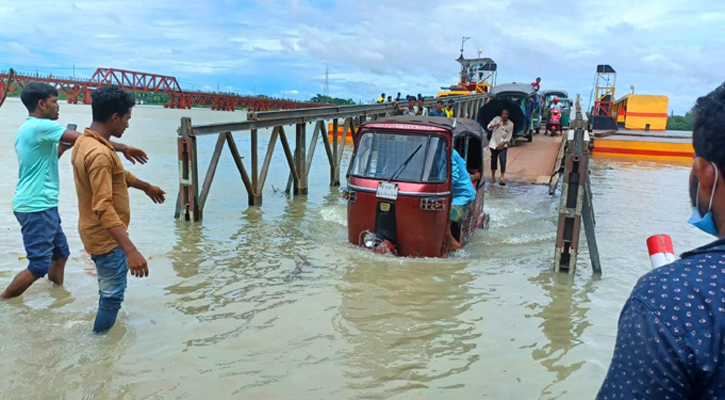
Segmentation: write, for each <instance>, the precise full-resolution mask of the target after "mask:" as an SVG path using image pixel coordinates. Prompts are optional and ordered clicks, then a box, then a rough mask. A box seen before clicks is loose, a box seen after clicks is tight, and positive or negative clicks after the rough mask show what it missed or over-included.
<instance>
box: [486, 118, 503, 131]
mask: <svg viewBox="0 0 725 400" xmlns="http://www.w3.org/2000/svg"><path fill="white" fill-rule="evenodd" d="M500 120H501V118H499V117H496V118H494V119H492V120H491V122H489V123H488V130H491V129H493V128H496V127H498V126H500V125H501V124H500V123H499V121H500Z"/></svg>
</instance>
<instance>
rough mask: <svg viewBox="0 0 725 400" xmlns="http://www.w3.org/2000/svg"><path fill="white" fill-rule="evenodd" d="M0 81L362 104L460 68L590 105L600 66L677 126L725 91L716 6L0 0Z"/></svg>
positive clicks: (485, 0) (444, 81)
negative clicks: (654, 102) (699, 102)
mask: <svg viewBox="0 0 725 400" xmlns="http://www.w3.org/2000/svg"><path fill="white" fill-rule="evenodd" d="M0 27H2V29H0V69H7V68H8V67H14V68H16V69H17V70H19V71H28V72H31V71H32V72H35V70H38V71H39V72H41V73H53V74H55V75H71V74H72V73H73V70H72V68H73V64H74V63H75V65H76V69H75V74H76V76H82V77H83V76H85V77H90V75H91V74H92V73H93V71H94V70H95V69H96V68H97V67H112V68H122V69H131V70H137V71H144V72H154V73H159V74H165V75H173V76H176V77H178V79H179V81H180V83H181V85H182V87H183V88H185V89H193V90H196V89H206V90H216V88H217V85H219V87H220V88H221V90H225V91H236V92H239V93H249V94H252V93H255V94H267V95H272V96H281V95H282V93H284V94H285V96H286V97H292V98H297V99H306V98H309V97H311V96H314V95H315V94H317V93H322V91H323V87H324V76H325V69H326V68H328V67H329V71H330V73H329V85H330V94H331V95H333V96H337V97H344V98H354V99H356V100H362V101H368V100H371V99H373V98H374V97H377V96H378V95H379V94H380V92H385V93H387V94H393V95H394V94H395V93H396V92H402V93H403V95H405V94H418V93H423V94H428V95H433V94H435V93H436V92H437V91H439V88H440V86H448V85H450V84H454V83H457V76H458V75H457V74H458V71H459V70H458V64H457V63H456V62H455V59H456V58H457V57H458V55H459V53H460V47H461V37H462V36H470V37H471V39H470V40H469V41H468V42H466V44H465V55H466V57H468V58H473V57H476V56H477V50H478V49H481V50H482V51H483V56H486V57H491V58H493V59H494V60H495V61H496V62H497V64H498V67H499V75H498V82H499V83H504V82H511V81H518V82H531V81H532V80H533V79H534V78H535V77H536V76H541V77H542V79H543V82H542V88H543V89H546V88H550V89H554V88H557V89H558V88H562V89H565V90H568V91H569V93H570V94H576V93H579V94H581V95H582V97H583V99H584V100H585V102H588V101H589V98H590V93H591V91H592V86H593V84H594V76H595V69H596V65H597V64H610V65H612V66H613V67H614V68H615V69H616V70H617V72H618V76H617V95H616V97H620V96H622V95H624V94H626V93H628V92H629V87H630V85H634V86H635V91H636V93H640V94H662V95H666V96H668V97H669V98H670V109H671V110H674V111H675V113H677V114H681V113H684V112H685V111H686V110H688V109H689V108H690V107H691V105H692V103H693V102H694V100H695V99H696V98H697V97H698V96H700V95H703V94H706V93H707V92H709V91H710V90H712V89H714V88H715V87H716V86H717V85H718V84H720V83H721V82H723V81H724V80H725V73H724V72H723V70H724V69H725V68H724V66H725V51H724V50H725V1H723V0H690V1H687V2H685V1H682V0H656V1H643V0H607V1H602V0H577V1H558V0H550V1H542V0H511V1H504V0H494V1H489V0H468V1H457V0H445V1H429V0H418V1H412V0H394V1H393V0H377V1H368V0H254V1H243V0H238V1H235V0H181V1H180V0H173V1H172V0H143V1H141V0H118V1H116V0H103V1H68V0H54V1H41V0H22V1H10V0H3V1H0Z"/></svg>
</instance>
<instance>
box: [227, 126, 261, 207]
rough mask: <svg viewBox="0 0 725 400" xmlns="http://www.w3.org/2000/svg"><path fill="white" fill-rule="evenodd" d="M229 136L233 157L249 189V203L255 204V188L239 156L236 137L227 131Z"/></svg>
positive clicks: (228, 140) (228, 141)
mask: <svg viewBox="0 0 725 400" xmlns="http://www.w3.org/2000/svg"><path fill="white" fill-rule="evenodd" d="M225 135H226V137H227V144H228V145H229V150H231V152H232V158H233V159H234V164H236V165H237V169H238V170H239V175H241V176H242V182H244V187H245V188H246V189H247V195H248V197H249V204H250V205H253V203H254V189H253V188H252V181H251V180H250V179H249V175H247V170H246V169H245V168H244V163H243V162H242V157H241V156H239V150H238V149H237V144H236V143H234V137H232V133H231V132H226V134H225Z"/></svg>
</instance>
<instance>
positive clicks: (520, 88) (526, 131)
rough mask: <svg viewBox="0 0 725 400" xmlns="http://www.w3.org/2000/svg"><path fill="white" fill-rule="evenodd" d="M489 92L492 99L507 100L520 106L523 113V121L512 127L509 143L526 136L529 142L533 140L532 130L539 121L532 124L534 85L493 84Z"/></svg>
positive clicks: (534, 97)
mask: <svg viewBox="0 0 725 400" xmlns="http://www.w3.org/2000/svg"><path fill="white" fill-rule="evenodd" d="M491 94H493V96H494V100H504V101H508V102H510V103H512V104H514V105H515V106H516V107H518V108H520V109H521V111H522V113H523V121H522V122H523V123H522V124H520V125H519V126H517V127H516V128H515V129H514V134H513V138H511V145H515V144H516V143H515V142H516V139H517V138H519V137H523V138H526V140H527V141H529V142H531V141H533V140H534V130H535V129H536V128H537V127H538V126H539V125H538V124H539V123H540V121H539V122H538V123H537V125H536V126H535V125H534V118H533V117H534V101H535V100H536V98H537V96H538V95H537V93H536V90H534V87H533V86H531V85H529V84H523V83H515V82H514V83H507V84H504V85H498V86H495V87H494V88H493V89H491ZM489 104H491V102H489V103H487V104H486V105H485V106H483V108H485V107H486V106H488V105H489ZM510 113H511V110H509V114H510ZM479 116H480V113H479ZM512 120H513V119H512Z"/></svg>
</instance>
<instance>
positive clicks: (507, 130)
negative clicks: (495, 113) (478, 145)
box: [488, 109, 514, 186]
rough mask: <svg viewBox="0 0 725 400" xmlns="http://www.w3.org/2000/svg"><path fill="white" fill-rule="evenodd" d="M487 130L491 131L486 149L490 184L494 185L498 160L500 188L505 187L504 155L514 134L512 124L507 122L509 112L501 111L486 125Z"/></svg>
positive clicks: (509, 121)
mask: <svg viewBox="0 0 725 400" xmlns="http://www.w3.org/2000/svg"><path fill="white" fill-rule="evenodd" d="M488 130H493V134H492V135H491V141H490V142H489V143H488V147H489V148H490V149H491V184H492V185H493V184H494V183H496V170H497V169H498V160H501V180H500V181H499V182H498V183H499V185H501V186H506V182H505V181H504V175H506V154H507V153H508V146H509V140H511V136H512V135H513V132H514V123H513V122H511V120H509V110H506V109H504V110H503V111H501V116H500V117H496V118H494V119H493V120H491V122H490V123H489V124H488Z"/></svg>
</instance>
